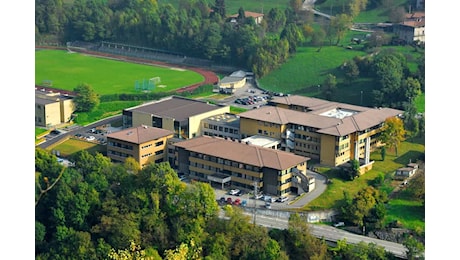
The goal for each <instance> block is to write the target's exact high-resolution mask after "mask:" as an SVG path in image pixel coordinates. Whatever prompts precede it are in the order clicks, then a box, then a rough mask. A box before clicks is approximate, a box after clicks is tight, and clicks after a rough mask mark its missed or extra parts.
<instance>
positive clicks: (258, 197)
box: [254, 193, 264, 200]
mask: <svg viewBox="0 0 460 260" xmlns="http://www.w3.org/2000/svg"><path fill="white" fill-rule="evenodd" d="M263 197H264V194H262V193H258V194H256V195H254V199H256V200H259V199H261V198H263Z"/></svg>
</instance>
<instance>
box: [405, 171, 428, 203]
mask: <svg viewBox="0 0 460 260" xmlns="http://www.w3.org/2000/svg"><path fill="white" fill-rule="evenodd" d="M406 192H407V193H408V194H409V195H411V196H412V197H413V198H414V199H416V200H423V201H425V170H424V169H419V170H418V173H417V174H416V175H415V176H414V177H413V178H412V179H411V181H410V182H409V184H408V185H407V189H406Z"/></svg>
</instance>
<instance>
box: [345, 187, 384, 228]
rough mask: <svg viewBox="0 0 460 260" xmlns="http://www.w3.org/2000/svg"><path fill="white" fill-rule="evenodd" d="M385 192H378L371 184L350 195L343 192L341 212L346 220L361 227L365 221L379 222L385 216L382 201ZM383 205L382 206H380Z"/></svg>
mask: <svg viewBox="0 0 460 260" xmlns="http://www.w3.org/2000/svg"><path fill="white" fill-rule="evenodd" d="M386 200H387V198H386V194H385V193H380V192H379V191H378V190H377V189H375V188H374V187H372V186H367V187H365V188H363V189H361V190H359V191H358V193H356V194H355V195H354V197H351V196H350V194H349V193H348V192H344V200H343V204H342V207H341V210H342V213H343V215H344V217H345V219H347V220H348V221H350V222H352V223H354V224H356V225H358V226H359V227H363V226H364V225H365V224H366V223H368V222H369V223H370V224H372V225H374V226H377V225H376V224H373V223H377V224H378V223H379V222H381V221H383V219H384V217H385V207H384V204H383V203H384V202H386ZM382 207H383V208H382Z"/></svg>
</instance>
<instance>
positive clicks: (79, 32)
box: [35, 0, 425, 110]
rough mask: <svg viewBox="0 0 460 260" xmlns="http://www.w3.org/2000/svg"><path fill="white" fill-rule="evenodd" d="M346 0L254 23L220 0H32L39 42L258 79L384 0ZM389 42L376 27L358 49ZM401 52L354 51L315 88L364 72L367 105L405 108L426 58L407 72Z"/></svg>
mask: <svg viewBox="0 0 460 260" xmlns="http://www.w3.org/2000/svg"><path fill="white" fill-rule="evenodd" d="M320 2H321V1H320ZM346 2H347V3H348V4H347V5H344V9H343V10H344V13H342V14H339V15H336V16H335V17H333V18H332V19H331V20H330V21H329V20H326V19H323V18H314V15H313V14H312V13H310V12H308V11H303V10H301V9H300V5H301V3H302V1H300V0H291V1H290V4H289V6H286V9H284V10H280V9H277V8H272V9H270V10H268V12H267V13H266V14H265V16H264V19H263V20H262V23H261V24H260V25H257V24H256V23H255V21H254V19H253V18H251V17H245V16H244V9H243V8H240V9H239V11H238V14H239V16H238V18H237V19H236V20H237V22H236V23H232V22H230V20H229V19H228V18H227V17H228V16H229V15H230V14H228V13H227V12H226V8H225V0H216V1H215V2H210V1H209V0H208V1H206V0H183V1H180V3H179V8H178V9H176V8H175V7H174V6H172V5H171V4H162V5H159V4H158V3H157V1H155V0H149V1H146V0H126V1H117V0H109V1H102V0H74V1H63V0H46V1H43V0H36V1H35V38H36V44H39V45H40V44H61V45H65V43H66V42H69V41H85V42H98V41H103V40H104V41H113V42H120V43H124V44H132V45H137V46H143V47H149V48H155V49H163V50H166V51H170V52H176V53H177V52H179V53H183V54H184V55H187V56H191V57H199V58H205V59H209V60H213V61H214V62H216V63H220V64H225V65H233V66H238V67H243V68H247V69H248V70H252V71H253V72H254V73H255V75H256V76H257V77H258V78H260V77H263V76H264V75H267V74H269V73H270V72H271V71H273V70H274V69H276V68H278V67H279V66H281V65H282V64H283V63H284V62H286V61H287V59H288V58H289V57H290V56H291V55H292V54H294V53H295V52H296V50H297V47H298V46H318V47H319V49H318V51H320V50H321V46H324V45H326V44H327V45H337V44H339V42H340V40H341V39H342V38H343V37H344V35H345V34H346V32H347V30H348V29H347V28H349V27H350V26H351V24H352V23H353V18H354V17H356V16H357V15H358V14H359V13H360V11H362V10H366V8H371V7H373V8H375V6H379V5H383V4H384V3H383V2H385V1H379V0H375V1H369V2H368V1H367V0H350V1H346ZM345 7H346V8H345ZM394 19H398V18H394ZM389 42H390V39H389V38H388V37H386V36H385V35H382V34H381V32H376V33H375V35H372V37H370V38H369V40H368V41H366V44H365V45H364V48H365V49H368V51H369V53H374V54H376V53H375V51H376V50H377V49H375V48H376V47H379V46H382V45H384V44H388V43H389ZM406 59H407V58H406V57H405V56H404V55H402V54H400V53H396V52H395V53H389V52H385V53H380V54H379V55H369V56H365V57H358V56H357V57H356V58H355V59H353V60H350V61H347V62H346V63H344V65H343V67H342V69H343V73H342V74H341V75H332V74H331V75H329V77H328V79H327V80H326V81H325V82H324V87H323V88H322V92H323V93H322V95H323V96H324V97H325V98H326V99H329V100H334V94H335V92H336V91H335V90H336V85H337V82H338V78H337V77H341V81H344V82H346V84H350V85H351V84H353V83H354V82H355V81H356V79H357V78H358V77H371V78H374V79H375V81H374V82H375V85H376V86H377V87H374V89H375V91H374V92H373V97H374V100H373V101H372V105H373V106H390V107H394V108H398V109H404V110H409V108H408V106H411V105H412V104H411V103H412V101H413V100H414V99H415V97H416V96H417V95H419V94H420V93H421V92H424V81H425V78H424V77H425V75H424V74H425V65H424V63H425V60H424V58H422V59H420V60H418V61H416V63H417V64H418V69H417V71H416V72H412V73H411V72H410V71H409V69H408V65H407V64H408V61H407V60H406ZM342 79H343V80H342Z"/></svg>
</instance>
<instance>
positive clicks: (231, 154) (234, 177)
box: [175, 136, 309, 196]
mask: <svg viewBox="0 0 460 260" xmlns="http://www.w3.org/2000/svg"><path fill="white" fill-rule="evenodd" d="M175 151H176V155H175V158H176V163H175V166H176V168H177V169H178V171H179V172H182V173H185V174H187V175H188V176H189V177H190V178H191V179H197V180H200V181H206V182H216V183H220V184H221V185H222V186H224V185H228V186H231V187H235V188H240V189H244V190H248V191H253V190H254V187H255V186H256V187H257V190H258V191H262V192H264V194H274V195H278V196H281V195H284V194H288V193H291V192H297V191H298V187H296V186H295V183H296V182H299V180H296V181H294V178H297V177H298V175H303V179H306V173H307V161H308V160H309V158H307V157H303V156H299V155H295V154H293V153H289V152H285V151H280V150H274V149H270V148H264V147H259V146H255V145H250V144H245V143H241V142H239V141H231V140H226V139H223V138H218V137H209V136H201V137H197V138H193V139H190V140H185V141H181V142H178V143H175Z"/></svg>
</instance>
